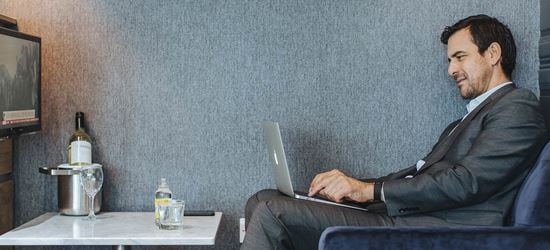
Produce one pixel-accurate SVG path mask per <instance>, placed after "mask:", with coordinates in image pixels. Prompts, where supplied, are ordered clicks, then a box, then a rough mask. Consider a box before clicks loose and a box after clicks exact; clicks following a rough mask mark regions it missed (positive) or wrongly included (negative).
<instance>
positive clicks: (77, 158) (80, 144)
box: [69, 141, 92, 164]
mask: <svg viewBox="0 0 550 250" xmlns="http://www.w3.org/2000/svg"><path fill="white" fill-rule="evenodd" d="M69 159H70V162H69V163H70V164H73V163H92V144H90V143H89V142H87V141H73V142H71V145H70V146H69Z"/></svg>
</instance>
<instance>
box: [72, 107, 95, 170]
mask: <svg viewBox="0 0 550 250" xmlns="http://www.w3.org/2000/svg"><path fill="white" fill-rule="evenodd" d="M75 127H76V130H75V131H74V132H73V134H72V135H71V138H70V139H69V164H70V165H73V166H81V165H86V164H91V163H92V140H91V139H90V136H89V135H88V134H87V133H86V131H85V130H84V113H82V112H77V113H76V115H75Z"/></svg>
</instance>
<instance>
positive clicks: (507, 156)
mask: <svg viewBox="0 0 550 250" xmlns="http://www.w3.org/2000/svg"><path fill="white" fill-rule="evenodd" d="M459 122H460V120H458V121H455V122H453V123H451V124H450V125H449V126H448V127H447V128H446V129H445V131H444V132H443V134H442V135H441V137H440V138H439V141H438V143H437V144H436V145H435V146H434V147H433V149H432V152H430V154H429V155H428V156H426V157H425V158H424V160H425V161H426V164H424V166H423V167H422V168H421V169H420V170H419V171H418V172H417V171H416V168H415V166H412V167H410V168H407V169H404V170H402V171H399V172H396V173H393V174H390V175H388V176H386V177H382V178H381V179H380V180H381V181H383V182H384V184H383V189H384V196H385V204H386V207H387V212H388V215H390V216H399V217H400V218H407V217H410V218H414V217H416V216H426V215H428V216H431V217H435V218H438V219H441V221H443V222H446V223H449V224H467V225H503V224H505V223H506V219H507V217H508V214H509V213H510V209H511V207H512V204H513V202H514V199H515V196H516V193H517V191H518V189H519V186H520V185H521V183H522V181H523V179H524V178H525V177H526V175H527V173H528V172H529V170H530V168H531V167H532V166H533V164H534V161H535V159H536V157H537V155H538V154H539V152H540V150H541V149H542V146H543V145H544V143H545V142H546V137H545V133H546V129H545V126H544V120H543V117H542V115H541V113H540V111H539V110H538V100H537V98H536V97H535V95H533V93H531V92H530V91H528V90H525V89H517V88H516V87H515V86H514V85H508V86H505V87H503V88H501V89H499V90H498V91H496V92H495V93H493V94H492V95H491V96H489V98H487V99H486V100H485V101H484V102H483V103H481V104H480V105H479V106H478V107H477V108H476V109H475V110H473V111H472V112H471V113H470V114H469V115H468V116H467V117H466V118H465V119H464V120H463V121H462V122H460V123H459ZM457 124H458V127H456V129H455V130H454V131H453V132H452V133H451V134H450V135H449V133H450V132H451V130H452V129H453V128H454V127H455V126H456V125H457ZM411 174H412V175H414V177H413V178H404V177H405V176H406V175H411Z"/></svg>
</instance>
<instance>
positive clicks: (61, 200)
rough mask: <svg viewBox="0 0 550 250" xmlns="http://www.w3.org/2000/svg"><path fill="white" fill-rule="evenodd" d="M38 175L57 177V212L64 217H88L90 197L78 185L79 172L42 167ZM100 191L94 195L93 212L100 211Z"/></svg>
mask: <svg viewBox="0 0 550 250" xmlns="http://www.w3.org/2000/svg"><path fill="white" fill-rule="evenodd" d="M39 171H40V173H43V174H48V175H56V176H57V205H58V208H59V212H60V213H61V214H65V215H88V212H89V211H90V210H89V207H90V197H88V196H87V195H86V191H84V188H82V185H80V177H79V173H80V171H79V170H74V169H66V168H58V167H43V168H40V169H39ZM102 194H103V192H102V190H99V192H98V193H97V194H96V196H95V199H94V212H96V213H98V212H99V211H100V210H101V200H102V199H101V197H102Z"/></svg>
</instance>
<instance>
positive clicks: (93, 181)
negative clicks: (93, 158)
mask: <svg viewBox="0 0 550 250" xmlns="http://www.w3.org/2000/svg"><path fill="white" fill-rule="evenodd" d="M80 184H81V185H82V187H83V188H84V191H86V194H87V195H88V197H90V199H91V202H90V204H91V205H90V213H89V214H88V220H89V221H95V219H96V216H95V213H94V198H95V195H96V194H97V192H99V190H100V189H101V186H103V169H102V168H101V165H99V164H92V165H86V166H84V167H82V169H81V170H80Z"/></svg>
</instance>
